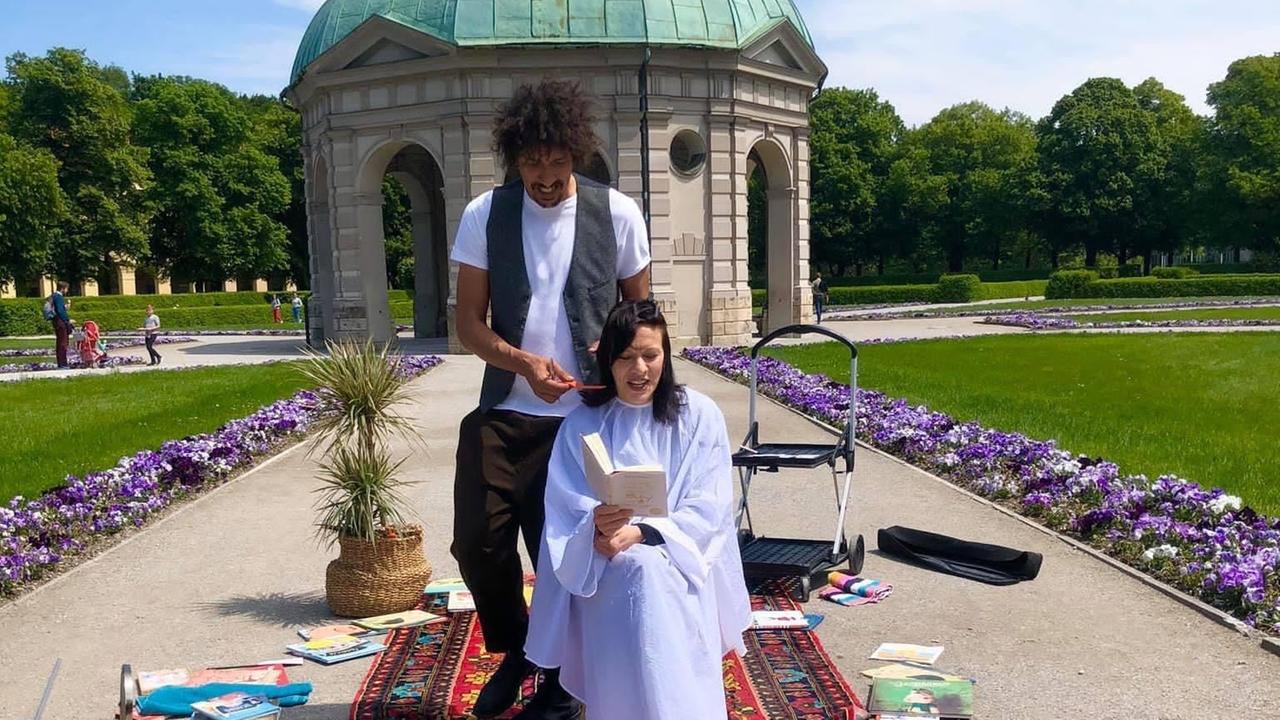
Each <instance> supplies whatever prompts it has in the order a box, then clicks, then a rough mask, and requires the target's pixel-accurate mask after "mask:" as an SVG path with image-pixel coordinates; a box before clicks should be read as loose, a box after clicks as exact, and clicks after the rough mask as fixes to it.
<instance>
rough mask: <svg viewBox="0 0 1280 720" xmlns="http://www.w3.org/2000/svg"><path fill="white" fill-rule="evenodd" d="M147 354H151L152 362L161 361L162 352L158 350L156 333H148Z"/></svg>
mask: <svg viewBox="0 0 1280 720" xmlns="http://www.w3.org/2000/svg"><path fill="white" fill-rule="evenodd" d="M147 354H149V355H151V362H152V364H155V363H158V362H160V353H158V352H156V336H155V335H147Z"/></svg>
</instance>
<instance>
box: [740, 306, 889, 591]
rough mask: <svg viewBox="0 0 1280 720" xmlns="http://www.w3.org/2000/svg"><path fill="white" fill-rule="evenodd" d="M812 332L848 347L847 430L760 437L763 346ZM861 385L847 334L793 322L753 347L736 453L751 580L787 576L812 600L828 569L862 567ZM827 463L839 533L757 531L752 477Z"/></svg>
mask: <svg viewBox="0 0 1280 720" xmlns="http://www.w3.org/2000/svg"><path fill="white" fill-rule="evenodd" d="M810 333H816V334H819V335H826V336H827V337H829V338H831V339H833V340H835V341H836V342H838V343H840V344H841V345H843V346H844V347H845V349H847V350H848V351H849V414H848V418H847V420H846V424H845V427H844V431H843V432H841V433H840V435H839V437H838V438H836V441H835V442H834V443H831V444H802V443H786V442H767V443H766V442H761V441H760V425H759V423H758V422H757V421H756V394H757V392H758V390H759V388H758V381H759V360H760V351H761V350H763V349H764V347H765V346H766V345H768V344H769V343H771V342H772V341H774V340H776V339H777V338H779V337H782V336H784V335H804V334H810ZM857 385H858V349H857V348H856V347H854V345H853V343H851V342H849V340H848V338H846V337H844V336H843V335H840V334H838V333H836V332H834V331H832V330H829V329H827V328H825V327H821V326H818V325H789V326H787V327H784V328H781V329H779V330H775V331H774V332H772V333H769V334H768V335H767V336H765V337H764V339H762V340H760V342H758V343H756V345H755V347H753V348H751V396H750V403H751V404H750V415H749V419H748V422H749V425H748V428H747V437H746V439H745V440H743V442H742V447H741V448H740V449H739V450H738V451H737V452H736V453H734V454H733V466H734V467H735V468H737V469H738V480H739V484H740V486H741V489H742V497H741V499H740V500H739V503H738V513H737V525H738V544H739V549H740V550H741V553H742V569H743V574H744V575H745V576H746V579H747V582H748V583H751V582H753V581H756V580H782V581H784V582H786V583H787V584H789V585H790V586H791V588H792V594H793V596H794V597H795V599H797V600H799V601H800V602H808V601H809V591H810V590H811V589H812V588H815V587H818V586H819V585H824V584H826V576H827V573H828V572H829V571H831V570H837V569H839V570H845V569H846V568H847V572H848V573H849V574H851V575H857V574H858V573H860V572H861V571H862V562H863V559H864V557H865V555H866V544H865V543H864V541H863V539H862V536H861V535H858V536H856V537H855V538H854V541H853V543H852V545H851V544H850V542H849V537H848V534H847V533H846V532H845V518H846V516H847V514H848V509H849V490H850V485H851V481H852V478H853V463H854V458H853V454H854V447H855V445H854V431H855V427H856V424H857V422H856V421H857V408H856V403H855V401H854V398H855V397H856V393H855V389H856V388H857ZM823 465H826V466H827V467H829V468H830V469H831V480H832V484H833V485H834V486H835V532H834V533H833V534H832V536H830V537H829V538H827V539H797V538H779V537H767V536H765V535H758V534H756V529H755V527H754V525H753V524H752V522H751V507H750V505H749V504H748V502H747V496H748V495H749V494H750V492H751V481H752V480H753V479H755V476H756V474H757V473H761V472H769V473H776V472H778V471H779V470H780V469H788V468H794V469H801V470H806V469H810V470H811V469H814V468H819V467H822V466H823ZM744 520H745V527H744Z"/></svg>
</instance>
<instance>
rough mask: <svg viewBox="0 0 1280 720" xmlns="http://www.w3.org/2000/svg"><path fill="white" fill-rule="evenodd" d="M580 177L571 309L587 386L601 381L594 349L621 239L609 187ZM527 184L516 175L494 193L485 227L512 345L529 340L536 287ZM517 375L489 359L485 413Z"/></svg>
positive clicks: (496, 325) (612, 296)
mask: <svg viewBox="0 0 1280 720" xmlns="http://www.w3.org/2000/svg"><path fill="white" fill-rule="evenodd" d="M574 177H576V178H577V180H578V209H577V213H576V219H575V229H574V239H573V259H572V261H571V263H570V265H569V279H568V280H567V281H566V282H565V285H564V309H565V313H566V314H567V315H568V316H569V329H570V331H571V332H572V334H573V352H574V354H575V355H576V356H577V360H578V367H577V368H565V370H567V371H569V372H574V370H577V371H578V373H579V374H578V375H577V377H578V379H580V380H582V381H583V382H584V383H587V384H589V385H590V384H595V383H598V382H600V372H599V369H598V368H597V367H596V361H595V356H594V355H593V354H592V352H591V351H590V350H589V349H588V348H589V347H590V346H591V345H592V344H594V343H595V342H596V341H597V340H599V339H600V331H601V330H602V329H604V321H605V318H607V317H608V315H609V311H610V310H612V309H613V306H614V305H615V304H616V303H617V302H618V240H617V236H616V235H615V234H614V232H613V216H612V214H611V213H610V212H609V188H608V186H606V185H601V184H600V183H597V182H595V181H594V180H590V179H588V178H585V177H583V176H582V175H575V176H574ZM524 195H525V193H524V185H523V184H521V181H520V180H519V179H516V180H513V181H511V182H509V183H507V184H506V185H503V186H502V187H500V188H495V189H494V191H493V205H492V207H491V209H490V211H489V224H488V226H487V227H486V228H485V233H486V235H487V237H488V247H489V308H490V312H491V316H492V318H491V320H490V323H491V325H492V327H493V331H494V332H495V333H497V334H498V337H500V338H502V339H503V340H505V341H506V342H507V343H508V344H509V345H511V346H512V347H520V343H521V341H522V340H523V339H524V321H525V317H526V316H527V315H528V314H529V302H530V300H531V298H532V292H533V291H532V289H531V288H530V287H529V272H528V269H527V268H526V267H525V264H524V237H523V222H522V220H521V210H522V209H523V207H524ZM515 381H516V375H515V373H512V372H509V371H507V370H503V369H501V368H497V367H494V366H492V365H485V368H484V384H483V385H482V386H481V388H480V411H481V412H488V411H490V410H492V409H493V408H494V407H496V406H497V405H499V404H500V403H502V401H504V400H506V399H507V395H508V394H510V392H511V387H512V385H514V384H515Z"/></svg>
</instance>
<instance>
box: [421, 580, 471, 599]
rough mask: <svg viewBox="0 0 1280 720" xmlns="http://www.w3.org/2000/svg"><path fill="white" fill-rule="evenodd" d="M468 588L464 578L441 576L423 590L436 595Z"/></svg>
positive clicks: (425, 592)
mask: <svg viewBox="0 0 1280 720" xmlns="http://www.w3.org/2000/svg"><path fill="white" fill-rule="evenodd" d="M466 589H467V584H466V583H465V582H463V581H462V578H441V579H439V580H436V581H434V582H432V583H431V584H430V585H427V586H426V587H425V588H423V590H422V592H423V593H424V594H426V595H436V594H441V593H451V592H453V591H455V590H466Z"/></svg>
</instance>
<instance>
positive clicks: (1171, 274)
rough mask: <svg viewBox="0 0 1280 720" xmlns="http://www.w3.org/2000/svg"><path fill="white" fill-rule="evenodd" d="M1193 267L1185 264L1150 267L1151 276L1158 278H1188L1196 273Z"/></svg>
mask: <svg viewBox="0 0 1280 720" xmlns="http://www.w3.org/2000/svg"><path fill="white" fill-rule="evenodd" d="M1198 274H1199V273H1198V272H1196V270H1195V269H1194V268H1189V267H1187V266H1185V265H1174V266H1173V267H1156V268H1151V277H1154V278H1160V279H1161V280H1174V279H1177V278H1188V277H1191V276H1192V275H1198Z"/></svg>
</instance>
